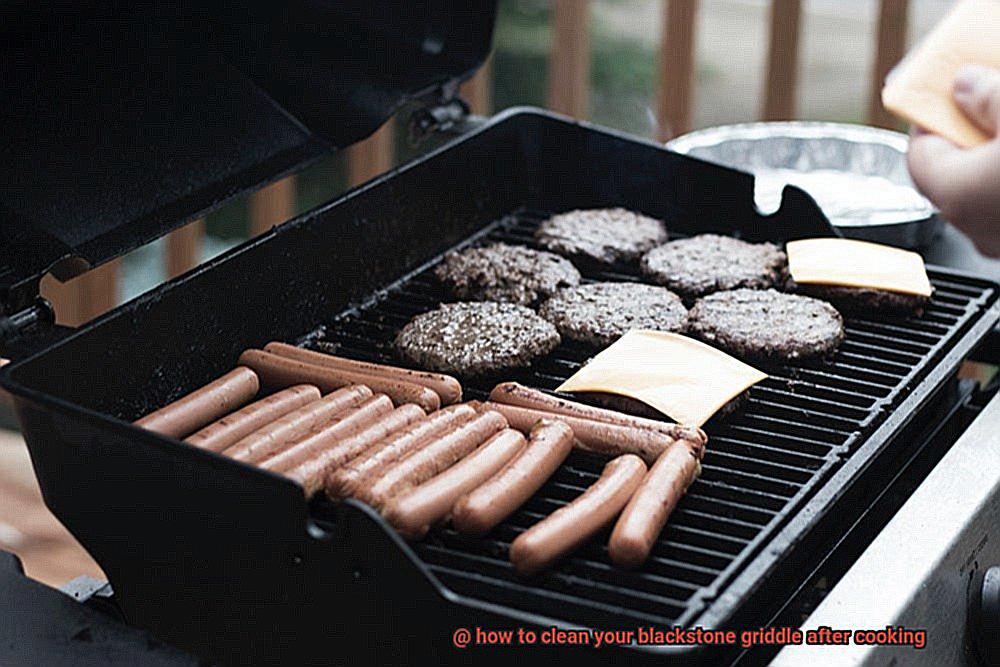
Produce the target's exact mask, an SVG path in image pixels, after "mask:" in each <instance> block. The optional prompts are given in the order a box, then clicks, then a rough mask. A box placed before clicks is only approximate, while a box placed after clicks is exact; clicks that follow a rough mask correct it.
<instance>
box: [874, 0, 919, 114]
mask: <svg viewBox="0 0 1000 667" xmlns="http://www.w3.org/2000/svg"><path fill="white" fill-rule="evenodd" d="M909 8H910V2H909V0H881V2H879V15H878V35H877V38H876V39H877V41H876V43H875V62H874V65H873V67H872V87H871V92H870V95H869V98H868V122H869V123H870V124H871V125H875V126H877V127H887V128H890V129H898V128H899V126H900V123H899V121H898V120H897V119H896V117H895V116H893V115H892V114H891V113H889V112H888V111H886V110H885V107H883V106H882V85H883V84H884V83H885V76H886V75H887V74H888V73H889V70H891V69H892V68H893V67H895V65H896V63H898V62H899V60H900V59H901V58H902V57H903V54H904V53H905V51H906V28H907V21H908V14H909Z"/></svg>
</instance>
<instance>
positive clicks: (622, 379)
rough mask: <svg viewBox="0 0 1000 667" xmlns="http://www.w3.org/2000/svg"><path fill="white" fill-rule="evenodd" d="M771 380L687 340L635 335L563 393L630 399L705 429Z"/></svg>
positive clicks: (600, 356)
mask: <svg viewBox="0 0 1000 667" xmlns="http://www.w3.org/2000/svg"><path fill="white" fill-rule="evenodd" d="M766 377H767V374H765V373H762V372H760V371H759V370H757V369H756V368H754V367H752V366H748V365H747V364H745V363H743V362H742V361H739V360H738V359H734V358H733V357H730V356H729V355H728V354H726V353H725V352H722V351H721V350H717V349H715V348H714V347H711V346H710V345H705V344H704V343H702V342H699V341H696V340H694V339H693V338H688V337H687V336H681V335H679V334H675V333H667V332H665V331H649V330H644V329H634V330H632V331H629V332H628V333H626V334H625V335H624V336H622V337H621V338H619V339H618V340H617V341H615V342H614V343H613V344H612V345H611V346H610V347H608V348H606V349H605V350H604V351H602V352H601V353H600V354H598V355H597V356H596V357H594V358H593V359H591V360H590V361H589V362H588V363H587V365H586V366H584V367H583V368H581V369H580V370H579V371H577V372H576V373H574V374H573V376H572V377H570V378H569V379H568V380H566V381H565V382H563V383H562V385H561V386H560V387H559V388H558V391H573V392H591V391H599V392H603V393H608V394H618V395H620V396H628V397H630V398H634V399H636V400H638V401H642V402H643V403H645V404H646V405H649V406H651V407H653V408H655V409H657V410H659V411H660V412H662V413H663V414H665V415H667V416H668V417H670V418H671V419H673V420H674V421H676V422H677V423H679V424H685V425H688V426H701V425H702V424H704V423H705V422H706V421H708V418H709V417H711V416H712V415H714V414H715V413H716V412H717V411H718V410H719V408H721V407H722V406H723V405H725V404H726V403H728V402H729V401H731V400H732V399H734V398H735V397H737V396H739V395H740V394H742V393H743V392H744V391H745V390H746V389H748V388H749V387H751V386H753V385H755V384H757V383H758V382H760V381H761V380H763V379H765V378H766Z"/></svg>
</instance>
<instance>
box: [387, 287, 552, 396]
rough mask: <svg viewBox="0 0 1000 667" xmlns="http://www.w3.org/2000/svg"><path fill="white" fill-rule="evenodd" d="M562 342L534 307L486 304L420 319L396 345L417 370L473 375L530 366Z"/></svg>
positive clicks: (449, 307)
mask: <svg viewBox="0 0 1000 667" xmlns="http://www.w3.org/2000/svg"><path fill="white" fill-rule="evenodd" d="M559 341H560V338H559V332H558V331H556V328H555V327H554V326H553V325H552V324H550V323H549V322H548V321H546V320H544V319H542V318H541V317H539V316H538V315H536V314H535V312H534V311H532V310H531V309H529V308H526V307H524V306H519V305H516V304H511V303H496V302H492V301H482V302H475V303H450V304H444V305H442V306H441V307H440V308H438V309H437V310H432V311H430V312H428V313H424V314H422V315H417V316H416V317H414V318H413V319H412V320H410V322H409V323H408V324H407V325H406V326H405V327H403V329H402V330H401V331H400V332H399V334H398V335H397V336H396V341H395V347H396V352H397V354H399V356H400V357H401V358H402V359H404V360H405V361H407V362H409V363H412V364H413V365H414V366H416V367H417V368H423V369H426V370H432V371H440V372H443V373H455V374H457V375H462V376H465V377H473V376H477V375H487V374H490V373H494V372H499V371H503V370H507V369H511V368H523V367H525V366H530V365H531V362H532V361H534V360H535V359H536V358H538V357H541V356H544V355H546V354H548V353H549V352H551V351H552V350H554V349H555V348H556V346H557V345H559Z"/></svg>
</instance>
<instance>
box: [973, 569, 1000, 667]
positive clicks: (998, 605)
mask: <svg viewBox="0 0 1000 667" xmlns="http://www.w3.org/2000/svg"><path fill="white" fill-rule="evenodd" d="M972 621H973V624H974V625H973V635H972V636H973V638H974V639H975V643H976V649H977V650H978V651H979V657H980V658H981V659H982V661H983V664H985V665H1000V565H994V566H993V567H991V568H989V569H988V570H986V572H985V573H984V574H983V583H982V586H981V587H980V589H979V604H978V605H976V606H975V607H973V618H972Z"/></svg>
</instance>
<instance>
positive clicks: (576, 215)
mask: <svg viewBox="0 0 1000 667" xmlns="http://www.w3.org/2000/svg"><path fill="white" fill-rule="evenodd" d="M666 240H667V228H666V225H664V224H663V221H662V220H657V219H656V218H650V217H647V216H645V215H642V214H640V213H635V212H634V211H629V210H627V209H624V208H593V209H585V210H576V211H569V212H567V213H560V214H558V215H554V216H552V217H551V218H549V219H548V220H546V221H545V222H543V223H542V224H541V225H540V226H539V227H538V230H537V231H536V232H535V241H537V242H538V244H539V245H540V246H542V247H543V248H546V249H548V250H551V251H552V252H555V253H558V254H560V255H564V256H566V257H571V258H574V259H579V260H582V261H584V262H593V263H596V264H602V265H611V264H616V263H619V262H632V261H635V260H637V259H639V258H640V257H641V256H642V255H643V253H645V252H646V251H647V250H649V249H651V248H655V247H656V246H658V245H659V244H661V243H665V242H666Z"/></svg>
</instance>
